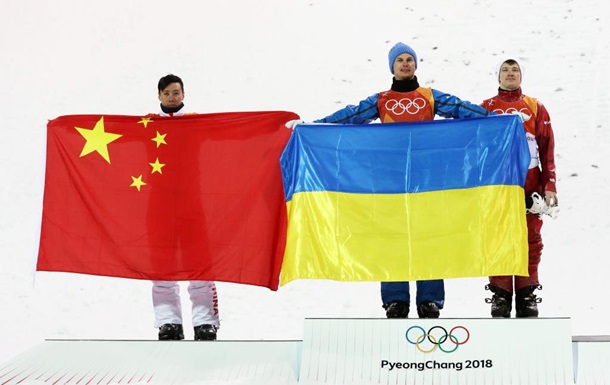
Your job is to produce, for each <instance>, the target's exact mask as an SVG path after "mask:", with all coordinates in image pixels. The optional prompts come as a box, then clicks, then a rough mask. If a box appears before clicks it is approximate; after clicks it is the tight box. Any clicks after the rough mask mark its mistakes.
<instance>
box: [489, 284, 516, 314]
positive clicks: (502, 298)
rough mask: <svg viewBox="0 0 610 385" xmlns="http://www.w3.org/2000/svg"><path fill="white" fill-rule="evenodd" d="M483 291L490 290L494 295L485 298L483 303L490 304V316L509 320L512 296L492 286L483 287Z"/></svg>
mask: <svg viewBox="0 0 610 385" xmlns="http://www.w3.org/2000/svg"><path fill="white" fill-rule="evenodd" d="M485 290H491V292H492V293H494V295H493V296H492V297H491V298H485V303H490V304H491V316H492V317H493V318H510V311H511V310H512V309H513V295H512V294H511V293H509V292H508V291H506V290H504V289H500V288H499V287H497V286H493V285H485Z"/></svg>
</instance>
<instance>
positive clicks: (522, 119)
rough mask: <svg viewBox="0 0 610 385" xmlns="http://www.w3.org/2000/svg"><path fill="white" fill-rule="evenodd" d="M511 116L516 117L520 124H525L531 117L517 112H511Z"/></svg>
mask: <svg viewBox="0 0 610 385" xmlns="http://www.w3.org/2000/svg"><path fill="white" fill-rule="evenodd" d="M511 115H518V116H519V118H520V119H521V123H525V122H527V121H528V120H530V118H531V116H529V115H528V114H526V113H523V112H519V111H513V112H511Z"/></svg>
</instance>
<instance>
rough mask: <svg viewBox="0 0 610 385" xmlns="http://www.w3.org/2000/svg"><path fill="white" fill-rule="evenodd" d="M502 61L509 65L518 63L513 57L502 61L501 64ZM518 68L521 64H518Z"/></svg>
mask: <svg viewBox="0 0 610 385" xmlns="http://www.w3.org/2000/svg"><path fill="white" fill-rule="evenodd" d="M504 63H506V64H508V65H509V66H512V65H515V64H516V65H519V63H517V61H516V60H515V59H506V60H504V61H503V62H502V64H504ZM519 68H521V66H519Z"/></svg>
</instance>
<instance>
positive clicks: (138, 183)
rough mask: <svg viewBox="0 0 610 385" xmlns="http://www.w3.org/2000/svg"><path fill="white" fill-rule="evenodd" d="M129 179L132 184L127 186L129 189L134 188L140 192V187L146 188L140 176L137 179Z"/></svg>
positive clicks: (133, 177)
mask: <svg viewBox="0 0 610 385" xmlns="http://www.w3.org/2000/svg"><path fill="white" fill-rule="evenodd" d="M131 179H132V180H133V182H132V183H131V184H130V185H129V187H135V188H137V189H138V191H140V187H142V186H146V183H145V182H144V181H143V180H142V174H140V176H139V177H137V178H136V177H135V176H132V177H131Z"/></svg>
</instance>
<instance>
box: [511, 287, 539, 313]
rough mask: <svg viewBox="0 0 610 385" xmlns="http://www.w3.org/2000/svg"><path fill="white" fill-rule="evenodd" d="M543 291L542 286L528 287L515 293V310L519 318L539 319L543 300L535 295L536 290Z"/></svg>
mask: <svg viewBox="0 0 610 385" xmlns="http://www.w3.org/2000/svg"><path fill="white" fill-rule="evenodd" d="M536 289H538V290H541V289H542V285H532V286H526V287H524V288H521V289H519V290H517V292H516V293H515V308H516V310H517V317H519V318H527V317H538V304H539V303H540V302H542V298H538V297H537V296H536V294H534V290H536Z"/></svg>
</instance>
